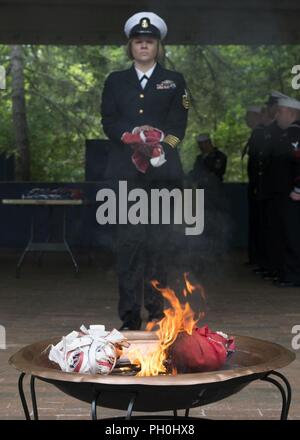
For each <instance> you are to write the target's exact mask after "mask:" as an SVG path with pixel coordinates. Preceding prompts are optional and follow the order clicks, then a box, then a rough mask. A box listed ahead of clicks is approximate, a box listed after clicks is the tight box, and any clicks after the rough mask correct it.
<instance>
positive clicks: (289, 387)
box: [272, 371, 292, 418]
mask: <svg viewBox="0 0 300 440" xmlns="http://www.w3.org/2000/svg"><path fill="white" fill-rule="evenodd" d="M272 375H273V376H277V377H280V379H281V380H282V382H284V384H285V386H286V390H287V402H286V418H288V415H289V411H290V406H291V401H292V388H291V385H290V383H289V381H288V380H287V378H286V377H285V376H284V375H283V374H282V373H279V372H278V371H273V372H272Z"/></svg>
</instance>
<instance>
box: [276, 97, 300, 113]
mask: <svg viewBox="0 0 300 440" xmlns="http://www.w3.org/2000/svg"><path fill="white" fill-rule="evenodd" d="M277 105H278V106H279V107H289V108H294V109H296V110H300V101H297V99H294V98H290V97H288V96H287V97H286V98H280V99H278V102H277Z"/></svg>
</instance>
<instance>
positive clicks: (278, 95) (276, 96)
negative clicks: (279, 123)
mask: <svg viewBox="0 0 300 440" xmlns="http://www.w3.org/2000/svg"><path fill="white" fill-rule="evenodd" d="M271 96H272V98H276V99H280V98H288V96H287V95H285V94H284V93H281V92H278V91H277V90H273V91H272V92H271Z"/></svg>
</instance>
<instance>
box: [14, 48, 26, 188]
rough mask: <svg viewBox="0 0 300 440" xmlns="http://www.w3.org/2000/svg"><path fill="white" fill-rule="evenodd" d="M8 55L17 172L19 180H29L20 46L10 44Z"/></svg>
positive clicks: (21, 50) (21, 51)
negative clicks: (16, 150)
mask: <svg viewBox="0 0 300 440" xmlns="http://www.w3.org/2000/svg"><path fill="white" fill-rule="evenodd" d="M10 57H11V76H12V111H13V124H14V132H15V140H16V145H17V148H18V151H19V160H18V171H17V172H18V175H19V177H20V179H21V180H30V151H29V140H28V126H27V119H26V102H25V90H24V71H23V69H24V67H23V49H22V46H12V47H11V53H10Z"/></svg>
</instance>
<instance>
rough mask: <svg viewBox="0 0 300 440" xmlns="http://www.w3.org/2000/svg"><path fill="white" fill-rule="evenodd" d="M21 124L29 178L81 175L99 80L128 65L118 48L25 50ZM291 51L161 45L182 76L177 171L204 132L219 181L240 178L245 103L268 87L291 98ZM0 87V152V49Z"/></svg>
mask: <svg viewBox="0 0 300 440" xmlns="http://www.w3.org/2000/svg"><path fill="white" fill-rule="evenodd" d="M24 50H25V78H26V99H27V113H28V114H27V119H28V125H29V132H30V133H29V135H30V146H31V161H32V162H31V171H32V172H31V174H32V176H33V179H34V180H45V181H63V180H65V181H78V180H83V178H84V151H85V139H86V138H89V139H91V138H99V137H100V138H102V137H104V134H103V132H102V128H101V124H100V112H99V111H100V99H101V91H102V88H103V83H104V80H105V77H106V76H107V74H108V73H109V72H111V71H112V70H120V69H124V68H127V67H128V66H129V65H130V62H129V61H128V59H127V57H126V55H125V51H124V48H123V47H113V46H109V47H108V46H59V47H58V46H31V45H28V46H25V47H24ZM298 54H299V46H199V45H195V46H167V48H166V61H165V65H166V67H167V68H171V69H176V70H178V71H180V72H182V73H183V74H184V75H185V77H186V80H187V85H188V89H189V91H190V94H191V101H192V107H191V110H190V117H189V125H188V129H187V134H186V138H185V140H184V142H183V143H182V145H181V147H180V153H181V157H182V161H183V165H184V169H185V171H188V170H190V169H191V167H192V166H193V163H194V160H195V157H196V156H197V154H198V149H197V145H196V141H195V139H196V136H197V135H198V133H200V132H203V131H204V132H210V133H211V135H212V138H213V140H214V142H215V144H216V145H217V146H218V147H219V148H221V149H222V150H223V151H224V152H226V154H227V155H228V159H229V163H228V171H227V175H226V180H227V181H243V180H245V179H246V173H245V164H243V163H242V162H241V159H240V156H241V151H242V149H243V146H244V145H245V142H246V140H247V138H248V136H249V129H248V128H247V127H246V125H245V122H244V116H245V109H246V107H247V106H248V105H252V104H263V103H264V101H265V100H266V98H267V96H268V94H269V92H270V90H273V89H276V90H280V91H282V92H283V93H287V94H289V95H291V96H295V97H297V91H294V90H292V87H291V79H292V74H291V68H292V66H293V65H295V64H298V63H299V58H298ZM0 64H1V65H4V66H5V67H6V69H7V73H8V75H7V88H6V90H5V91H1V92H0V103H1V105H0V152H1V151H6V152H8V153H11V152H14V151H16V145H15V141H14V133H13V128H12V121H11V82H10V74H9V48H8V47H7V46H0Z"/></svg>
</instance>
